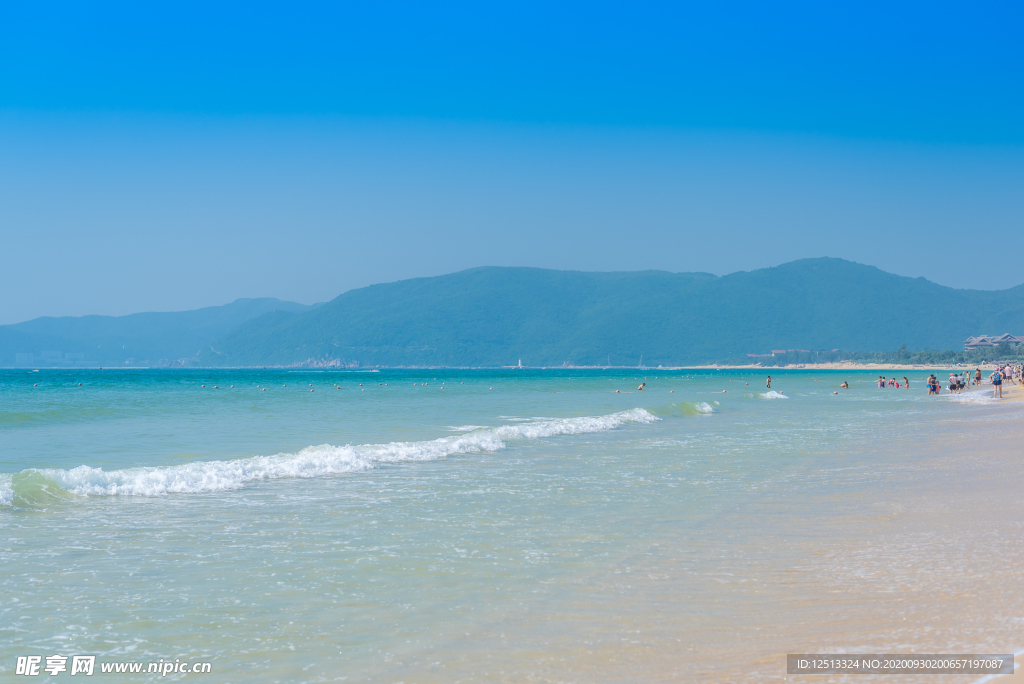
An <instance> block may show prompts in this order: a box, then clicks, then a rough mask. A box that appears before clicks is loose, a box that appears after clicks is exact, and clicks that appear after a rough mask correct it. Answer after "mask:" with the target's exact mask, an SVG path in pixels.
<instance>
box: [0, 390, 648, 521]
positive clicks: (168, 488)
mask: <svg viewBox="0 0 1024 684" xmlns="http://www.w3.org/2000/svg"><path fill="white" fill-rule="evenodd" d="M656 420H660V418H658V417H657V416H655V415H653V414H651V413H650V412H648V411H646V410H644V409H642V408H635V409H630V410H629V411H621V412H619V413H613V414H610V415H606V416H584V417H580V418H558V419H546V420H539V421H534V422H529V423H519V424H516V425H502V426H500V427H494V428H477V429H473V430H472V431H469V432H466V433H465V434H461V435H453V436H451V437H442V438H440V439H435V440H428V441H422V442H391V443H389V444H364V445H359V446H333V445H331V444H322V445H320V446H311V447H306V448H305V449H303V450H302V451H299V452H298V453H294V454H277V455H275V456H253V457H251V458H240V459H235V460H231V461H197V462H195V463H186V464H182V465H175V466H154V467H140V468H126V469H123V470H111V471H106V470H103V469H102V468H91V467H89V466H85V465H82V466H78V467H77V468H72V469H70V470H62V469H41V470H37V469H34V468H32V469H28V470H23V471H22V472H20V473H16V474H14V475H13V476H12V475H10V474H0V505H5V506H10V505H12V504H20V503H26V504H29V505H31V504H33V503H35V504H39V503H43V502H45V501H52V500H55V499H56V498H63V497H67V496H70V495H79V496H117V495H127V496H161V495H165V494H179V493H199V492H220V491H226V490H231V489H239V488H241V487H243V486H245V485H246V484H247V483H249V482H255V481H259V480H275V479H281V478H310V477H323V476H325V475H338V474H342V473H350V472H357V471H362V470H370V469H372V468H374V467H376V466H377V465H379V464H384V463H402V462H410V461H432V460H435V459H438V458H444V457H446V456H450V455H453V454H466V453H473V452H481V451H497V450H499V449H503V448H505V446H506V445H505V440H518V439H540V438H543V437H553V436H555V435H576V434H583V433H587V432H599V431H601V430H612V429H614V428H617V427H619V426H621V425H624V424H626V423H651V422H654V421H656ZM465 427H470V426H465Z"/></svg>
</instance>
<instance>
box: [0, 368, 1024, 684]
mask: <svg viewBox="0 0 1024 684" xmlns="http://www.w3.org/2000/svg"><path fill="white" fill-rule="evenodd" d="M641 372H644V373H647V374H648V375H647V376H646V381H647V386H646V388H645V389H644V391H642V392H638V391H637V385H638V384H639V383H640V382H641V381H643V380H644V379H645V378H644V376H642V375H640V373H641ZM662 373H665V374H666V375H662ZM655 374H656V375H655ZM904 374H906V373H902V372H901V373H900V374H899V375H900V377H902V376H903V375H904ZM916 376H919V377H913V376H912V377H911V381H912V386H913V389H911V390H896V389H878V388H877V387H875V386H874V382H873V381H874V379H875V378H876V377H877V373H874V374H872V373H851V372H849V371H831V372H830V371H813V372H811V371H790V372H781V373H779V374H778V375H774V374H773V379H774V381H773V384H772V391H770V392H769V391H768V390H766V388H765V387H764V374H762V373H757V374H753V373H751V372H749V371H744V372H739V371H733V372H726V371H706V370H699V371H698V370H687V371H665V370H661V369H659V370H645V371H637V370H629V371H622V370H619V371H615V372H613V371H611V370H608V371H581V370H577V369H572V370H547V371H511V370H510V371H442V370H436V371H433V370H432V371H382V372H380V373H356V372H333V373H332V372H305V371H304V372H286V371H250V370H238V371H138V370H133V371H106V370H104V371H41V372H38V373H30V372H25V371H3V372H0V435H2V442H0V444H2V447H0V473H3V474H2V475H0V560H2V565H0V568H2V569H0V590H2V593H3V595H4V596H5V597H11V598H10V599H9V600H8V601H5V602H4V603H3V605H2V606H0V672H4V673H11V672H13V668H14V663H15V656H18V655H26V654H39V655H44V656H45V655H51V654H54V653H60V654H64V655H68V654H95V655H97V656H98V657H99V658H98V660H99V661H104V660H138V661H155V660H158V659H160V658H162V659H164V660H174V659H176V658H177V659H182V660H186V659H187V660H190V661H197V660H199V661H209V662H211V663H212V664H213V669H214V671H215V672H216V676H215V679H216V680H217V681H243V680H253V679H255V680H257V681H311V682H312V681H335V680H342V679H343V680H344V681H488V680H500V681H523V680H537V681H593V680H595V679H600V680H606V681H636V680H650V681H661V680H666V681H667V680H671V679H678V678H679V677H684V678H690V679H701V678H710V679H717V678H720V677H721V676H722V673H725V672H729V673H733V674H731V675H729V676H735V677H736V678H737V679H744V678H745V675H744V674H743V673H744V672H746V673H752V672H757V673H758V674H757V678H760V679H763V678H767V677H771V676H777V675H779V667H778V666H777V665H776V662H775V661H774V660H771V658H774V657H775V656H777V654H778V653H782V654H783V658H782V662H783V664H782V666H781V667H782V670H784V653H785V652H786V649H787V648H791V649H792V650H793V651H804V650H806V647H807V646H809V645H810V644H811V643H812V642H813V643H814V644H819V643H824V642H822V641H821V638H822V636H823V635H829V634H831V635H833V636H835V638H836V639H837V640H836V641H828V639H825V642H828V643H830V644H831V645H832V647H834V648H854V647H857V646H860V645H861V644H866V643H883V642H884V643H891V644H903V645H907V644H911V645H913V644H925V643H930V642H928V641H927V638H929V637H928V635H929V634H933V633H934V632H935V626H934V625H933V624H931V623H928V624H923V623H922V624H920V625H919V626H920V629H919V630H918V631H919V633H917V635H916V636H915V635H914V633H913V630H910V631H909V632H907V633H906V634H904V635H903V637H901V638H902V641H901V640H900V638H893V639H891V640H890V641H888V642H885V641H884V639H883V640H882V641H879V640H878V639H876V640H875V641H874V642H872V641H871V639H867V638H865V637H864V636H863V634H862V633H861V632H863V630H864V629H865V625H870V624H873V621H875V622H877V621H878V620H879V619H880V618H879V615H883V614H884V611H882V612H880V613H875V612H872V611H870V610H867V608H866V607H863V608H862V610H861V611H860V613H857V614H856V615H853V614H851V615H850V617H849V618H848V619H847V620H846V622H845V623H844V622H843V621H842V620H839V621H838V622H837V620H836V617H835V614H834V613H830V612H829V610H827V609H825V608H822V607H820V606H822V605H827V604H821V603H820V601H818V599H821V598H822V597H828V596H829V595H830V592H831V594H832V595H834V594H835V593H836V586H846V587H850V586H852V584H856V582H855V581H853V580H851V579H850V573H854V575H856V576H862V575H863V573H864V572H867V571H866V570H858V569H856V568H853V569H851V567H852V566H851V563H848V562H845V560H844V562H843V563H839V562H836V560H835V559H836V558H837V557H842V554H839V556H836V553H835V552H836V549H835V548H834V547H832V546H830V544H831V543H832V542H831V540H830V536H831V535H832V534H834V533H835V532H836V530H840V529H841V530H843V533H844V534H847V535H849V536H850V538H851V539H854V538H856V539H859V540H860V541H861V542H863V541H864V540H869V541H870V540H874V539H876V538H877V537H878V535H879V534H881V532H880V531H879V528H878V524H884V525H889V524H891V521H901V520H903V519H906V520H908V521H910V522H908V523H907V524H908V525H912V524H916V523H913V521H914V520H923V519H925V518H927V519H928V520H930V521H932V522H931V523H929V525H933V523H934V520H936V519H940V518H941V515H940V514H932V515H931V517H928V516H927V515H926V513H927V511H928V510H929V508H928V507H929V506H930V505H931V504H926V503H922V502H928V501H932V500H933V499H930V498H929V496H930V495H931V493H934V492H936V491H945V490H944V489H943V488H944V487H945V488H947V489H948V487H950V486H951V485H950V484H949V482H950V481H955V480H957V478H958V475H957V473H959V472H960V471H961V470H962V468H963V467H964V461H962V460H954V462H951V463H944V464H943V463H938V462H937V461H936V460H935V459H936V458H937V457H939V456H949V453H948V452H945V451H940V452H939V453H936V452H935V450H934V448H933V445H934V444H935V443H936V439H939V440H940V442H939V443H940V444H941V443H942V442H941V439H942V437H941V436H942V435H948V434H953V435H954V442H953V443H954V444H958V443H959V440H960V439H961V435H962V434H964V431H967V432H966V434H973V432H981V433H983V434H985V433H987V432H990V431H992V430H991V429H990V427H989V426H991V425H1005V424H1006V421H1008V420H1009V421H1019V419H1020V415H1019V410H1018V409H1016V408H1014V407H1012V406H1006V405H991V404H990V403H986V402H983V401H980V400H979V397H980V395H977V396H973V395H972V397H969V398H967V399H966V400H965V398H963V397H961V398H959V399H957V398H953V399H951V398H949V397H941V398H937V397H928V396H926V395H925V392H924V383H923V374H921V373H917V374H916ZM843 380H848V381H850V383H851V385H852V388H851V389H850V390H849V391H844V390H840V389H839V388H838V385H839V383H840V382H842V381H843ZM748 382H749V383H750V384H749V385H748V384H746V383H748ZM78 383H82V385H81V386H79V385H78ZM204 384H205V385H206V387H205V388H203V387H202V385H204ZM232 385H233V386H234V387H232ZM214 386H216V387H217V389H214ZM264 390H266V391H264ZM310 390H314V391H312V392H311V391H310ZM616 390H618V392H616ZM723 390H726V391H725V392H724V393H723ZM833 391H839V392H841V393H840V394H838V395H833V394H832V392H833ZM951 431H952V432H951ZM995 431H996V432H998V430H995ZM966 442H967V440H965V443H966ZM1004 450H1005V449H1004ZM957 453H960V452H959V450H958V451H957ZM964 453H967V451H966V450H965V451H964ZM951 478H952V479H951ZM960 479H962V478H960ZM981 479H982V480H985V481H986V482H989V484H988V485H986V487H988V488H989V489H988V490H987V491H988V492H989V496H993V495H994V493H995V489H993V486H992V485H991V482H990V481H989V480H990V478H989V479H985V478H981ZM979 487H980V485H979ZM972 491H974V490H972ZM978 492H981V494H984V493H985V491H984V490H983V489H978V490H977V491H975V492H974V493H975V494H977V493H978ZM961 494H963V496H968V494H970V492H967V493H963V492H961ZM968 498H969V497H968ZM971 500H973V499H971ZM982 500H983V501H984V500H985V498H984V496H983V497H982ZM956 512H957V511H953V513H956ZM940 513H941V512H940ZM936 515H938V517H936ZM950 515H952V513H949V512H947V515H946V518H949V517H950ZM961 517H962V516H961ZM879 520H883V521H886V522H884V523H878V521H879ZM892 524H896V523H892ZM992 529H993V528H992V526H991V525H989V530H988V532H986V534H990V533H991V531H992ZM883 531H884V530H883ZM1000 533H1004V534H1006V533H1009V532H1006V531H1005V530H1003V531H1002V532H1000ZM858 535H860V536H858ZM978 536H979V535H975V537H978ZM989 541H991V540H989ZM922 546H923V547H927V545H926V544H925V545H922ZM859 548H860V549H861V551H864V549H867V548H869V546H864V544H863V543H861V546H860V547H859ZM929 548H931V547H929ZM929 548H922V549H919V550H918V551H913V550H911V551H905V552H903V554H902V555H898V558H900V559H902V561H900V562H903V563H904V564H910V566H911V567H912V569H913V571H914V572H915V573H918V575H917V576H918V580H921V581H924V582H926V583H927V582H932V583H933V584H935V585H936V586H938V585H940V584H941V580H942V576H941V573H940V572H938V571H933V570H929V569H927V568H924V567H918V566H917V565H916V564H915V563H917V561H915V560H914V558H915V556H913V554H914V553H917V554H918V556H916V558H918V559H919V560H920V559H924V558H926V557H929V556H928V555H927V554H928V553H932V554H933V555H934V554H938V555H937V557H940V558H941V557H943V556H942V553H941V552H940V551H936V550H935V548H931V550H930V551H929ZM830 553H831V554H832V555H831V556H830V555H829V554H830ZM929 558H930V557H929ZM851 562H852V561H851ZM858 562H860V563H862V564H863V563H867V561H865V560H864V559H861V560H860V561H858ZM879 562H880V563H881V564H880V565H879V566H878V567H875V569H874V572H875V573H876V574H879V573H880V574H881V576H882V577H883V579H884V578H885V577H888V578H889V580H891V581H896V579H897V578H896V576H897V575H898V574H899V572H900V571H899V570H898V568H897V567H896V565H898V563H897V561H895V560H891V561H889V562H888V565H887V564H886V563H885V562H882V561H879ZM921 562H923V560H922V561H921ZM928 562H929V563H932V561H928ZM894 564H895V565H894ZM853 565H856V564H855V563H854V564H853ZM794 568H804V570H794ZM879 568H881V569H879ZM887 568H888V570H887ZM886 572H889V574H888V575H886ZM929 572H935V577H934V578H928V577H924V578H923V579H922V576H921V575H920V573H924V574H925V575H927V573H929ZM794 573H796V575H799V576H803V577H804V578H809V584H810V585H811V586H809V587H808V588H807V594H806V595H805V596H803V597H802V598H801V597H800V590H799V588H798V587H799V585H800V583H799V582H796V583H794V581H793V577H794ZM857 573H861V574H860V575H857ZM947 575H948V573H947ZM899 581H903V580H899ZM947 581H952V580H948V577H947ZM964 581H968V580H964ZM830 583H831V584H830ZM957 586H959V585H957ZM956 590H959V589H956ZM862 599H865V597H862ZM868 604H871V605H875V604H878V605H881V606H883V607H884V602H881V603H879V602H878V601H875V600H874V599H870V600H869V599H865V602H863V605H864V606H867V605H868ZM915 605H917V604H915ZM920 605H921V606H923V607H921V608H920V609H921V610H924V611H925V612H927V608H928V606H929V605H932V604H931V603H929V602H928V601H924V602H923V603H921V604H920ZM935 605H938V604H937V603H936V604H935ZM979 605H980V604H979ZM1014 610H1016V606H1014ZM1011 617H1012V616H1011ZM919 618H920V616H919ZM922 619H923V618H922ZM918 622H919V623H920V622H921V619H919V620H918ZM925 622H928V621H927V620H925ZM901 627H902V626H901ZM886 629H888V630H889V631H890V632H891V630H892V629H895V628H890V627H887V628H886ZM830 630H831V632H830ZM858 630H861V632H858ZM929 630H931V631H929ZM981 631H982V632H984V630H981ZM858 634H859V636H858V637H857V639H859V640H854V641H851V640H853V639H854V635H858ZM876 636H877V635H876ZM882 636H884V635H882ZM979 638H980V637H979ZM780 639H781V641H780ZM844 639H846V640H847V641H843V640H844ZM914 639H918V640H917V641H915V640H914ZM957 639H960V641H957ZM787 640H788V641H787ZM947 642H948V643H950V644H953V643H956V644H959V645H962V646H964V647H966V646H967V645H969V644H979V645H980V644H981V643H982V642H980V641H978V640H977V639H975V640H974V641H971V640H970V638H968V636H965V635H959V636H958V635H950V634H947V640H946V642H942V641H941V640H940V643H947ZM783 643H790V644H791V646H783V645H780V644H783ZM992 645H993V646H994V645H995V644H992ZM1022 645H1024V644H1022ZM779 649H781V650H779ZM1005 650H1006V649H1005V648H1003V649H999V652H1003V651H1005ZM1012 650H1015V649H1013V648H1011V649H1010V651H1012ZM992 652H996V651H992ZM763 657H768V658H769V661H768V664H767V665H764V664H762V665H758V659H759V658H763ZM723 660H724V661H726V662H723ZM97 675H99V673H97ZM64 676H67V673H65V675H64ZM122 676H123V675H122ZM751 676H753V675H751ZM110 677H111V678H116V677H115V676H113V675H111V676H110ZM175 677H181V675H174V674H171V675H168V678H172V679H173V678H175Z"/></svg>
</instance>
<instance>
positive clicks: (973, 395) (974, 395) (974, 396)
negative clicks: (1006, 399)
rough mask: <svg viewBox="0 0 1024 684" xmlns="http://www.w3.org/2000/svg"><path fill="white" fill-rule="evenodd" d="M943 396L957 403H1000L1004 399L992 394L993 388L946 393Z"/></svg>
mask: <svg viewBox="0 0 1024 684" xmlns="http://www.w3.org/2000/svg"><path fill="white" fill-rule="evenodd" d="M942 398H943V399H945V400H946V401H952V402H956V403H957V404H1000V403H1002V399H999V398H998V397H993V396H992V389H991V388H987V389H980V390H973V391H970V392H963V393H961V394H944V395H942Z"/></svg>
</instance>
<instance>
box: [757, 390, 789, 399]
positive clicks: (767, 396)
mask: <svg viewBox="0 0 1024 684" xmlns="http://www.w3.org/2000/svg"><path fill="white" fill-rule="evenodd" d="M761 396H762V397H764V398H765V399H789V397H787V396H786V395H785V394H783V393H782V392H776V391H775V390H770V391H768V392H765V393H764V394H762V395H761Z"/></svg>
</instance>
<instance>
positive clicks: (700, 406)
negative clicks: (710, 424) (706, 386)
mask: <svg viewBox="0 0 1024 684" xmlns="http://www.w3.org/2000/svg"><path fill="white" fill-rule="evenodd" d="M715 403H716V404H717V403H718V402H717V401H716V402H715ZM694 406H695V408H696V409H697V410H698V411H700V412H701V413H714V412H715V409H714V408H713V407H712V406H711V404H709V403H707V402H706V401H698V402H697V403H696V404H695V405H694Z"/></svg>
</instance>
